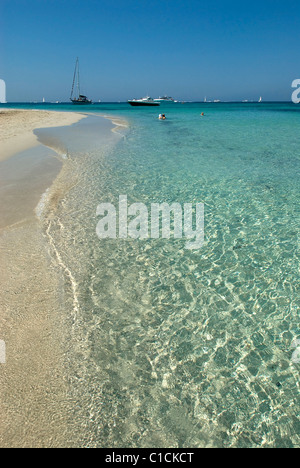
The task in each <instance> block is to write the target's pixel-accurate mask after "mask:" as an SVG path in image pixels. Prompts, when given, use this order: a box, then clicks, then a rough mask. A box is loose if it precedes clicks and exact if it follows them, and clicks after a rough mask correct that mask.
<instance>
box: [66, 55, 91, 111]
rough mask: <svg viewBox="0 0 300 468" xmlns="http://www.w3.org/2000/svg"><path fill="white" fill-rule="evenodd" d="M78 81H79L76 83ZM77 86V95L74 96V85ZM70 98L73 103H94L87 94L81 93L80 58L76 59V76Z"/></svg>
mask: <svg viewBox="0 0 300 468" xmlns="http://www.w3.org/2000/svg"><path fill="white" fill-rule="evenodd" d="M76 81H77V83H76ZM75 83H76V87H77V91H78V93H77V97H73V96H74V87H75ZM70 100H71V101H72V102H73V104H81V105H83V104H85V105H87V104H92V101H91V100H89V99H88V98H87V97H86V96H84V95H83V94H81V93H80V76H79V59H78V58H77V60H76V65H75V71H74V78H73V85H72V91H71V97H70Z"/></svg>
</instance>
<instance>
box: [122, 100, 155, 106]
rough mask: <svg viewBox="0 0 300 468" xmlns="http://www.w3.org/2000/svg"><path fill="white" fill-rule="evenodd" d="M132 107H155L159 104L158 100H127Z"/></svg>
mask: <svg viewBox="0 0 300 468" xmlns="http://www.w3.org/2000/svg"><path fill="white" fill-rule="evenodd" d="M128 104H130V105H131V106H133V107H157V106H159V105H160V104H159V102H141V101H128Z"/></svg>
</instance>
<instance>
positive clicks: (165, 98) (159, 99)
mask: <svg viewBox="0 0 300 468" xmlns="http://www.w3.org/2000/svg"><path fill="white" fill-rule="evenodd" d="M154 101H157V102H177V101H175V99H173V98H172V97H170V96H162V97H159V98H157V99H154Z"/></svg>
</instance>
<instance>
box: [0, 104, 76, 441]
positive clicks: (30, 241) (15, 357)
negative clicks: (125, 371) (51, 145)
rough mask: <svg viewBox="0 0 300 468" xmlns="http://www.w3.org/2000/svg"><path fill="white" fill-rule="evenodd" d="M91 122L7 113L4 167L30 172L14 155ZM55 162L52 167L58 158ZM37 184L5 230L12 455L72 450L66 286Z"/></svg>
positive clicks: (1, 243)
mask: <svg viewBox="0 0 300 468" xmlns="http://www.w3.org/2000/svg"><path fill="white" fill-rule="evenodd" d="M83 117H84V115H83V114H79V113H78V114H76V113H64V112H48V111H27V110H24V111H23V110H5V111H3V110H2V111H0V164H2V165H7V164H8V163H9V164H12V168H10V170H13V168H14V166H13V164H15V167H17V165H18V164H19V163H21V164H23V165H25V166H26V164H24V163H22V161H21V160H20V157H19V159H18V156H17V159H15V158H16V157H15V156H13V155H15V154H16V153H18V152H20V151H24V150H26V149H28V148H33V149H34V147H36V146H37V145H38V144H39V143H38V141H37V138H36V136H35V135H34V134H33V130H34V129H36V128H46V127H59V126H66V125H71V124H74V123H76V122H78V121H79V120H80V119H81V118H83ZM34 157H35V156H34V154H33V156H32V158H31V159H34ZM47 158H48V159H47V161H48V160H51V156H47ZM21 159H22V156H21ZM53 159H55V158H53ZM48 162H49V161H48ZM56 162H59V161H57V160H56ZM40 164H44V162H43V161H42V162H41V163H40ZM1 167H2V166H1ZM48 167H49V166H47V165H45V166H43V165H42V166H41V167H40V168H39V171H40V174H41V177H45V179H43V180H44V181H43V184H41V185H36V187H35V190H36V191H37V194H38V196H41V195H42V193H43V191H44V190H45V189H46V188H47V186H44V185H45V184H50V185H51V183H52V180H51V177H56V176H57V175H58V173H59V172H60V170H61V167H62V162H61V163H60V166H58V167H57V171H56V172H55V171H53V172H51V171H50V174H48V175H47V174H44V172H47V170H48ZM25 176H26V173H25ZM31 176H32V173H30V172H28V177H27V178H28V180H26V181H25V182H26V185H24V187H25V189H24V195H22V193H21V196H22V202H24V204H25V205H26V204H28V206H27V211H26V216H25V217H24V210H21V211H20V210H19V211H18V206H17V205H18V198H17V197H16V198H14V196H12V195H11V194H10V197H8V198H7V200H8V202H9V206H8V209H7V211H8V212H11V213H12V214H13V216H12V220H13V222H12V223H8V222H6V223H5V224H4V225H2V227H1V228H0V265H1V268H0V284H1V289H0V339H1V340H4V341H5V343H6V349H7V355H6V364H5V365H1V366H0V382H1V385H0V420H1V425H0V426H1V427H0V446H1V447H8V448H11V447H53V446H55V447H58V446H65V445H68V444H67V442H66V440H67V422H66V419H67V410H66V408H67V406H68V393H67V384H66V382H65V377H64V372H63V368H64V357H63V351H62V349H61V348H62V346H61V342H62V340H61V336H60V330H62V314H61V309H60V307H61V306H60V302H59V298H58V290H59V283H60V280H61V278H60V275H59V273H58V271H57V270H56V269H55V267H54V266H53V264H52V261H51V257H50V255H49V253H48V248H47V243H46V241H45V238H44V236H43V232H42V229H41V226H40V222H39V221H38V219H37V217H36V216H35V212H34V208H35V206H34V205H33V203H35V198H32V197H31V193H30V192H31V191H30V187H31V185H30V184H31V179H30V177H31ZM22 183H23V184H24V181H23V180H22ZM34 183H36V182H35V181H34V180H33V181H32V184H34ZM4 185H5V184H4ZM7 187H8V188H6V186H4V188H3V187H2V188H3V191H4V193H6V191H8V189H9V184H7ZM0 188H1V187H0ZM39 191H40V192H41V193H40V194H39ZM18 196H19V194H18ZM3 200H4V198H3V199H2V204H4V202H3ZM25 205H24V206H25ZM22 212H23V213H22ZM19 213H20V214H19Z"/></svg>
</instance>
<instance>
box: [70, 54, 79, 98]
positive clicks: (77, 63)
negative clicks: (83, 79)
mask: <svg viewBox="0 0 300 468" xmlns="http://www.w3.org/2000/svg"><path fill="white" fill-rule="evenodd" d="M76 77H77V89H78V96H79V94H80V85H79V59H78V57H77V60H76V64H75V70H74V77H73V84H72V91H71V99H72V98H73V93H74V87H75V81H76Z"/></svg>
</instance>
